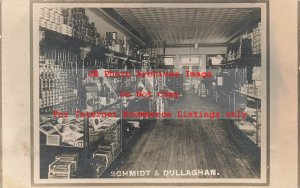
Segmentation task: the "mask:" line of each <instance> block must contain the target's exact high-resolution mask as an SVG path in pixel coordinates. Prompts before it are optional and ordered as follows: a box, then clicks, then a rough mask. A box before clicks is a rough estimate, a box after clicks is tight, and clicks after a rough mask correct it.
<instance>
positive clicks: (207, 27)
mask: <svg viewBox="0 0 300 188" xmlns="http://www.w3.org/2000/svg"><path fill="white" fill-rule="evenodd" d="M103 10H104V11H106V12H107V13H108V14H109V15H110V16H111V17H112V18H113V19H115V21H117V22H119V23H120V24H121V25H123V26H124V27H125V28H127V29H129V30H130V31H131V32H132V33H134V34H135V35H136V36H137V37H139V38H140V39H141V40H142V41H144V42H145V43H146V44H149V45H155V44H157V42H162V41H166V43H167V45H168V46H170V45H183V44H190V43H196V42H197V43H199V44H221V43H223V44H224V43H227V42H229V41H230V40H231V39H233V38H235V37H237V36H238V35H240V34H241V33H242V32H245V31H246V30H247V29H249V28H250V27H251V26H253V24H257V23H258V22H259V21H260V16H261V12H260V9H259V8H115V9H103Z"/></svg>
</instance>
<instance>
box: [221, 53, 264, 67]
mask: <svg viewBox="0 0 300 188" xmlns="http://www.w3.org/2000/svg"><path fill="white" fill-rule="evenodd" d="M260 60H261V54H254V55H252V56H249V57H245V58H240V59H233V60H228V61H226V62H223V63H221V66H226V65H238V66H261V61H260Z"/></svg>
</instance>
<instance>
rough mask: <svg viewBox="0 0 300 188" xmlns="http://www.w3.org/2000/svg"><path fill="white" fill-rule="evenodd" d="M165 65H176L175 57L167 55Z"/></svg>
mask: <svg viewBox="0 0 300 188" xmlns="http://www.w3.org/2000/svg"><path fill="white" fill-rule="evenodd" d="M165 65H174V57H165Z"/></svg>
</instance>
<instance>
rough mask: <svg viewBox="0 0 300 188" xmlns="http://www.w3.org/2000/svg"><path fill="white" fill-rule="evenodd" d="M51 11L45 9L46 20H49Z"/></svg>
mask: <svg viewBox="0 0 300 188" xmlns="http://www.w3.org/2000/svg"><path fill="white" fill-rule="evenodd" d="M49 17H50V10H49V9H48V8H44V19H45V20H49Z"/></svg>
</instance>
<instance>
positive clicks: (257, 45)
mask: <svg viewBox="0 0 300 188" xmlns="http://www.w3.org/2000/svg"><path fill="white" fill-rule="evenodd" d="M251 35H252V51H253V54H260V52H261V23H258V26H257V27H256V28H254V29H253V33H252V34H251Z"/></svg>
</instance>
